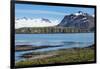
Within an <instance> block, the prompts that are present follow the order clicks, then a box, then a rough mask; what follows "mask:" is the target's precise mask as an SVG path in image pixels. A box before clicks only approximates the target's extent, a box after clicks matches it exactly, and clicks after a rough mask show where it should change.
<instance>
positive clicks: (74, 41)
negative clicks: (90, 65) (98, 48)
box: [15, 33, 94, 60]
mask: <svg viewBox="0 0 100 69" xmlns="http://www.w3.org/2000/svg"><path fill="white" fill-rule="evenodd" d="M92 44H94V33H76V34H16V35H15V46H16V45H33V46H48V45H49V46H56V45H60V47H53V48H44V49H38V50H30V51H21V52H15V60H21V58H19V57H18V56H21V55H22V54H24V53H29V52H39V51H51V50H57V49H64V48H73V47H87V46H90V45H92Z"/></svg>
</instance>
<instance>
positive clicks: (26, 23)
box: [15, 17, 59, 29]
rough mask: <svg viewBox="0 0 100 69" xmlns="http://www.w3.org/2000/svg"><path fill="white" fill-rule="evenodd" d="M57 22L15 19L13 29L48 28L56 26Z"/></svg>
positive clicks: (37, 19)
mask: <svg viewBox="0 0 100 69" xmlns="http://www.w3.org/2000/svg"><path fill="white" fill-rule="evenodd" d="M58 23H59V22H58V20H55V21H53V20H49V19H45V18H27V17H23V18H16V19H15V29H17V28H23V27H50V26H56V25H58Z"/></svg>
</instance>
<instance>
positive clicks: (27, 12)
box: [15, 4, 94, 20]
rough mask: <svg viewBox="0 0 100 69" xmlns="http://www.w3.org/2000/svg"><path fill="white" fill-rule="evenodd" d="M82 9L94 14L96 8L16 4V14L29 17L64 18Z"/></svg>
mask: <svg viewBox="0 0 100 69" xmlns="http://www.w3.org/2000/svg"><path fill="white" fill-rule="evenodd" d="M78 11H82V12H85V13H89V14H90V15H93V14H94V8H83V7H67V6H66V7H62V6H47V5H34V4H33V5H32V4H16V5H15V16H16V18H21V17H29V18H47V19H51V20H53V19H54V20H55V19H57V20H62V19H63V17H64V16H65V15H68V14H71V13H77V12H78Z"/></svg>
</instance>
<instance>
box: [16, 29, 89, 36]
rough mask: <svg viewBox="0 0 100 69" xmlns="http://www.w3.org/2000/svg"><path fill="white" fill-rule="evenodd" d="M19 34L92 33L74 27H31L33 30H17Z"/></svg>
mask: <svg viewBox="0 0 100 69" xmlns="http://www.w3.org/2000/svg"><path fill="white" fill-rule="evenodd" d="M15 31H16V33H17V34H27V33H28V34H34V33H36V34H40V33H74V32H75V33H79V32H83V33H84V32H90V31H89V30H87V29H78V28H72V27H33V28H32V27H31V28H19V29H16V30H15Z"/></svg>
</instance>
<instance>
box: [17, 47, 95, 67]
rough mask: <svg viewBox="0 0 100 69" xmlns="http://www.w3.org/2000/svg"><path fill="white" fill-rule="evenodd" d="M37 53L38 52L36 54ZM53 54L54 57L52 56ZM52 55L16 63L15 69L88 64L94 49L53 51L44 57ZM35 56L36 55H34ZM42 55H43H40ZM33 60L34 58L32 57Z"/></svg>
mask: <svg viewBox="0 0 100 69" xmlns="http://www.w3.org/2000/svg"><path fill="white" fill-rule="evenodd" d="M38 53H39V52H38ZM53 53H55V54H56V55H53ZM47 54H52V55H53V56H49V57H43V58H38V59H30V58H29V59H26V60H25V61H24V60H23V61H19V62H16V67H24V66H34V65H41V64H55V63H71V62H89V61H94V57H95V56H94V47H93V46H92V47H91V46H90V47H86V48H71V49H61V50H55V51H48V52H46V53H44V55H47ZM36 55H37V54H36ZM41 55H43V53H41ZM33 58H34V57H33Z"/></svg>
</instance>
